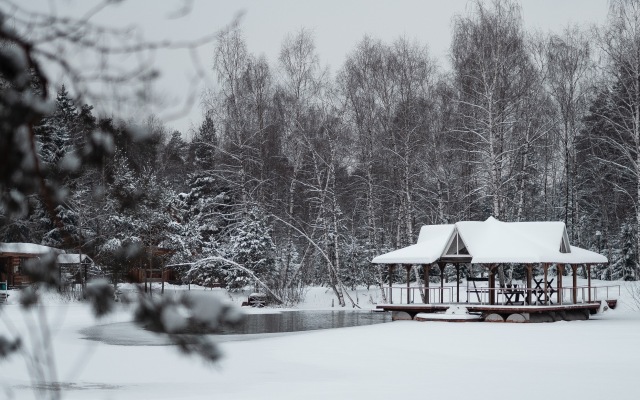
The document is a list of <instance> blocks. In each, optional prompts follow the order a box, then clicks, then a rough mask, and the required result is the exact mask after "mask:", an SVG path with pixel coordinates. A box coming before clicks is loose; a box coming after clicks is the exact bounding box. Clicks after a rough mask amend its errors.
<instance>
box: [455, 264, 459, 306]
mask: <svg viewBox="0 0 640 400" xmlns="http://www.w3.org/2000/svg"><path fill="white" fill-rule="evenodd" d="M456 303H460V264H456Z"/></svg>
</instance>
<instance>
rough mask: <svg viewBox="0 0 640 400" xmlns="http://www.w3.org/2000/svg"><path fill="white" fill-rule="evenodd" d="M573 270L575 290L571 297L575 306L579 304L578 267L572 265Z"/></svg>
mask: <svg viewBox="0 0 640 400" xmlns="http://www.w3.org/2000/svg"><path fill="white" fill-rule="evenodd" d="M571 269H572V270H573V290H572V291H571V292H572V293H571V295H572V297H573V304H578V266H577V265H576V264H572V265H571Z"/></svg>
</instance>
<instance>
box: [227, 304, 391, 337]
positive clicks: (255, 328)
mask: <svg viewBox="0 0 640 400" xmlns="http://www.w3.org/2000/svg"><path fill="white" fill-rule="evenodd" d="M384 322H391V315H390V313H385V312H371V311H317V310H305V311H283V312H280V313H276V314H248V315H247V318H246V320H245V322H244V323H243V324H241V325H240V326H237V327H233V328H227V329H225V330H223V331H222V332H220V333H221V334H223V335H237V334H256V333H282V332H300V331H312V330H317V329H332V328H345V327H349V326H362V325H373V324H381V323H384Z"/></svg>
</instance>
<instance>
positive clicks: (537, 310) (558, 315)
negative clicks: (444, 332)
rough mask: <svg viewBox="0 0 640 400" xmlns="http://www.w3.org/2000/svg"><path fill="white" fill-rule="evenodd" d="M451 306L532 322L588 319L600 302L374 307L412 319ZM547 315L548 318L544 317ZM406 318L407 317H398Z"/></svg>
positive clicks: (441, 310)
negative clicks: (402, 314)
mask: <svg viewBox="0 0 640 400" xmlns="http://www.w3.org/2000/svg"><path fill="white" fill-rule="evenodd" d="M607 303H608V305H609V307H610V308H615V307H616V305H617V300H607ZM451 306H462V307H465V308H466V309H467V310H469V312H470V313H480V314H482V315H483V316H484V317H487V316H489V315H499V316H501V317H502V318H503V319H504V320H507V318H508V317H509V316H511V315H514V314H521V315H526V316H527V318H529V317H530V316H533V318H532V319H531V321H532V322H535V321H538V320H539V321H540V322H543V321H544V322H546V321H550V320H551V321H557V320H573V319H588V317H589V315H591V314H595V313H596V312H597V311H598V309H599V308H600V302H597V303H596V302H592V303H579V304H563V305H557V304H556V305H532V306H529V305H488V304H469V303H453V304H378V305H377V306H376V309H378V310H381V311H391V312H394V313H396V315H399V314H397V313H400V312H403V313H406V314H408V316H409V317H410V318H411V319H413V318H414V317H415V315H416V314H418V313H442V312H444V311H446V310H447V309H448V308H449V307H451ZM545 317H548V318H545ZM583 317H584V318H583ZM398 319H408V318H398Z"/></svg>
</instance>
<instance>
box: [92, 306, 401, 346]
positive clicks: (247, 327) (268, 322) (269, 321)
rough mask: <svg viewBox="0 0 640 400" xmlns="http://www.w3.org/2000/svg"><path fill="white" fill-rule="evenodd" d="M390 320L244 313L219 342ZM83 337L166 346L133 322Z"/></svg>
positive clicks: (341, 314) (350, 314) (363, 314)
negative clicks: (242, 320) (239, 322)
mask: <svg viewBox="0 0 640 400" xmlns="http://www.w3.org/2000/svg"><path fill="white" fill-rule="evenodd" d="M385 322H391V315H390V313H382V312H371V311H317V310H304V311H282V312H275V313H257V314H248V315H247V318H246V320H245V321H244V323H242V324H241V325H239V326H236V327H233V328H228V329H225V330H223V331H222V332H219V333H218V335H217V336H218V339H219V341H236V340H250V339H257V338H262V337H266V336H275V335H281V334H290V333H294V332H304V331H311V330H318V329H333V328H345V327H351V326H364V325H373V324H381V323H385ZM80 333H81V334H82V335H83V337H84V338H85V339H88V340H96V341H99V342H103V343H107V344H113V345H121V346H166V345H169V341H168V340H167V339H166V338H165V337H164V336H162V335H159V334H156V333H153V332H150V331H148V330H145V329H142V328H139V327H137V326H136V325H135V324H134V323H133V322H119V323H113V324H105V325H97V326H92V327H89V328H85V329H82V330H81V331H80Z"/></svg>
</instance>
